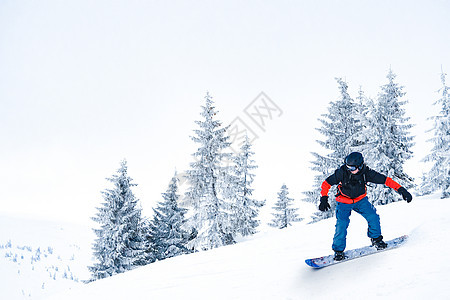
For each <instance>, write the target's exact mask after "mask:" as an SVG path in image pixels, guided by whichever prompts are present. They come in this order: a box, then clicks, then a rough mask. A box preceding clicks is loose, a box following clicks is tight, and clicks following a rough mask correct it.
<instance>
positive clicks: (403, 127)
mask: <svg viewBox="0 0 450 300" xmlns="http://www.w3.org/2000/svg"><path fill="white" fill-rule="evenodd" d="M395 77H396V75H395V74H394V73H393V72H392V70H389V72H388V75H387V79H388V83H386V84H385V85H383V86H382V87H381V92H380V93H379V95H378V101H377V103H376V104H375V105H373V106H370V107H369V112H368V117H367V122H366V124H364V125H365V126H364V131H363V136H364V137H365V141H364V144H363V145H362V146H359V147H357V148H356V150H358V151H360V152H362V154H363V155H364V160H365V163H366V164H367V165H368V166H369V167H371V168H372V169H374V170H376V171H378V172H380V173H382V174H385V175H386V176H388V177H391V178H392V179H394V180H395V181H397V182H398V183H399V184H400V185H402V186H404V187H405V188H407V189H408V188H411V187H413V179H412V177H411V176H409V175H408V174H406V173H405V171H404V170H403V165H404V163H405V162H406V161H407V160H408V159H410V158H411V157H412V151H411V147H412V146H413V145H414V143H413V142H412V140H413V137H412V136H411V135H410V133H409V130H410V129H411V127H412V125H411V124H409V122H408V121H409V118H408V117H405V109H404V108H403V106H404V105H405V104H406V103H407V101H406V100H402V97H403V96H404V95H405V92H403V87H402V86H399V85H398V83H396V82H395V81H394V79H395ZM368 195H369V199H370V201H372V203H373V204H374V205H379V204H382V205H383V204H388V203H391V202H396V201H399V200H401V197H399V196H398V194H397V193H396V192H395V191H394V190H392V189H390V188H387V187H386V186H384V185H375V186H373V187H372V188H371V189H370V190H368Z"/></svg>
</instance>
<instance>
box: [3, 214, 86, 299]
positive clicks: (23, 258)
mask: <svg viewBox="0 0 450 300" xmlns="http://www.w3.org/2000/svg"><path fill="white" fill-rule="evenodd" d="M93 236H94V235H93V233H92V230H91V229H90V228H88V227H87V226H82V225H75V224H66V223H64V222H58V221H48V220H45V221H44V220H38V219H30V218H24V217H18V216H11V215H0V286H1V294H0V298H1V299H8V300H10V299H46V298H47V297H48V295H49V294H50V293H52V294H54V293H55V292H57V291H66V290H67V289H69V288H71V287H73V286H77V285H83V283H81V281H82V280H84V279H86V278H88V276H89V273H88V270H87V268H86V266H87V265H89V264H90V263H91V249H90V248H91V243H92V239H93V238H94V237H93Z"/></svg>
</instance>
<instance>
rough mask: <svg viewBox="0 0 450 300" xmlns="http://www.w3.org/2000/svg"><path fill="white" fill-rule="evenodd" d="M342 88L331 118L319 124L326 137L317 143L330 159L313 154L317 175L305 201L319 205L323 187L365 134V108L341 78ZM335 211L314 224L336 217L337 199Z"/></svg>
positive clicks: (317, 217)
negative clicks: (359, 104) (363, 126)
mask: <svg viewBox="0 0 450 300" xmlns="http://www.w3.org/2000/svg"><path fill="white" fill-rule="evenodd" d="M336 81H337V82H338V85H339V91H340V98H339V99H338V100H337V101H332V102H330V105H329V107H328V114H323V115H322V118H321V119H319V121H320V122H321V123H322V127H320V128H318V129H317V130H318V131H319V132H320V133H321V134H322V136H324V137H325V140H324V141H320V140H318V141H317V142H318V143H319V144H320V145H321V146H322V147H323V148H324V149H325V151H326V153H327V154H326V155H321V154H319V153H316V152H314V153H312V155H313V156H314V157H315V160H314V161H313V162H312V167H311V169H312V170H313V171H315V172H316V173H317V175H315V177H314V188H313V190H311V191H308V192H305V193H304V194H305V195H306V198H305V201H308V202H313V203H317V205H318V203H319V199H320V186H321V185H322V182H323V181H324V180H325V178H327V177H328V176H329V175H331V173H332V172H334V171H335V170H336V169H337V168H339V167H340V166H341V165H342V164H343V162H344V158H345V157H346V156H347V155H348V154H349V153H351V152H352V151H353V149H354V148H355V147H358V146H360V145H361V142H360V139H359V138H358V136H359V132H360V131H361V123H360V121H359V119H357V118H356V116H358V115H359V112H360V111H363V109H361V108H357V107H356V104H355V101H354V100H353V99H352V98H351V97H350V95H349V93H348V85H347V83H346V82H345V81H344V80H342V79H341V78H336ZM335 192H336V188H335V187H333V188H332V189H331V190H330V195H334V194H335ZM329 202H330V206H331V209H330V210H328V211H327V212H317V213H315V214H314V216H313V221H318V220H321V219H326V218H329V217H332V216H334V213H335V207H336V201H334V198H333V197H330V199H329Z"/></svg>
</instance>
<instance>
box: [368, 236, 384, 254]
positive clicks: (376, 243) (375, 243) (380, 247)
mask: <svg viewBox="0 0 450 300" xmlns="http://www.w3.org/2000/svg"><path fill="white" fill-rule="evenodd" d="M370 240H371V241H372V246H375V248H377V250H383V249H386V247H387V244H386V243H385V242H384V241H383V236H382V235H380V236H379V237H377V238H376V239H370Z"/></svg>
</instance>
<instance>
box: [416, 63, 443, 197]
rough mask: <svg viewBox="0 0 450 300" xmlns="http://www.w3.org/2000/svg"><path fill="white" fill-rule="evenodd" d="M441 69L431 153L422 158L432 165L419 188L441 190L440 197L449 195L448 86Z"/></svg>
mask: <svg viewBox="0 0 450 300" xmlns="http://www.w3.org/2000/svg"><path fill="white" fill-rule="evenodd" d="M446 75H447V74H445V73H444V71H442V73H441V81H442V88H441V89H439V91H438V92H440V93H441V98H439V99H438V100H437V101H436V102H435V103H434V105H440V112H439V114H438V115H437V116H434V117H432V118H431V119H432V120H434V126H433V128H432V129H431V131H432V132H433V135H434V136H433V138H431V139H430V140H429V141H430V142H432V143H433V148H432V149H431V153H430V154H429V155H427V156H426V157H425V159H424V161H426V162H432V164H433V165H432V167H431V169H430V171H429V172H428V174H427V175H426V176H425V178H424V179H423V183H422V187H421V189H422V190H423V191H424V193H431V192H434V191H436V190H441V191H442V194H441V198H449V197H450V87H448V86H446V84H445V76H446Z"/></svg>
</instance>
